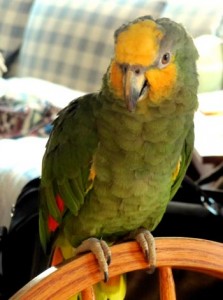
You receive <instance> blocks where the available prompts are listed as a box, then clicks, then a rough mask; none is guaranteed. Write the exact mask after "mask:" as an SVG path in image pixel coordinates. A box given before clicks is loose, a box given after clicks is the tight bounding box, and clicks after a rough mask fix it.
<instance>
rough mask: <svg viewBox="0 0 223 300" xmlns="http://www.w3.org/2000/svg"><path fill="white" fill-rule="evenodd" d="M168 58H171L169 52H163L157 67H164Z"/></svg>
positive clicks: (168, 60)
mask: <svg viewBox="0 0 223 300" xmlns="http://www.w3.org/2000/svg"><path fill="white" fill-rule="evenodd" d="M170 58H171V54H170V52H166V53H164V54H163V55H162V57H161V59H160V62H159V67H160V68H163V67H165V66H166V65H167V64H168V63H169V62H170Z"/></svg>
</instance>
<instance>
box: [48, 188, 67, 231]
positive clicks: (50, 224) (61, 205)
mask: <svg viewBox="0 0 223 300" xmlns="http://www.w3.org/2000/svg"><path fill="white" fill-rule="evenodd" d="M56 203H57V207H58V209H59V211H60V212H61V213H62V212H63V211H64V201H63V199H62V198H61V197H60V195H59V194H57V195H56ZM58 226H59V223H58V222H57V221H56V220H55V219H54V218H53V217H52V216H51V215H49V217H48V228H49V230H50V231H55V230H56V229H57V227H58Z"/></svg>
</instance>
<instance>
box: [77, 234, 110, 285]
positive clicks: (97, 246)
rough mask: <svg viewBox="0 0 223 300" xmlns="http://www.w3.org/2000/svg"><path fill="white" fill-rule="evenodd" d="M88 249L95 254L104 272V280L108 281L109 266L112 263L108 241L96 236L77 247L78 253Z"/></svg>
mask: <svg viewBox="0 0 223 300" xmlns="http://www.w3.org/2000/svg"><path fill="white" fill-rule="evenodd" d="M87 251H91V252H92V253H93V254H94V255H95V257H96V259H97V261H98V264H99V268H100V271H101V272H102V273H103V274H104V281H105V282H107V281H108V279H109V274H108V266H109V264H110V263H111V251H110V248H109V247H108V245H107V243H106V242H105V241H103V240H99V239H96V238H89V239H87V240H85V241H83V242H82V243H81V245H80V246H78V247H77V248H76V249H75V253H76V254H79V253H82V252H87Z"/></svg>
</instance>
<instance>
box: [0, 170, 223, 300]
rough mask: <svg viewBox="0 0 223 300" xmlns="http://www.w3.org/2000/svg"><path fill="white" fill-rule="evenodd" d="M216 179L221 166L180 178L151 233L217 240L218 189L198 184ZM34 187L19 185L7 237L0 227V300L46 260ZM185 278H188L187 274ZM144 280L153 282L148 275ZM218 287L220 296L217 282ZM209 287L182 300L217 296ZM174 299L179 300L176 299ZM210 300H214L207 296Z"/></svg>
mask: <svg viewBox="0 0 223 300" xmlns="http://www.w3.org/2000/svg"><path fill="white" fill-rule="evenodd" d="M221 176H223V165H222V166H221V167H220V168H218V169H216V170H214V172H213V173H212V174H211V175H210V176H207V177H206V178H203V179H201V180H199V181H197V182H195V181H193V180H191V179H190V177H188V176H186V177H185V178H184V180H183V182H182V186H181V188H180V189H179V190H178V192H177V194H176V196H175V197H174V199H173V200H172V201H171V202H170V203H169V205H168V207H167V211H166V213H165V214H164V217H163V219H162V221H161V223H160V224H159V225H158V227H157V228H156V230H155V231H154V232H153V235H154V236H181V237H195V238H203V239H209V240H214V241H218V242H223V234H222V230H221V229H222V227H223V217H222V215H223V191H222V190H221V189H213V188H210V187H207V186H204V184H210V182H212V181H216V180H217V179H219V178H220V177H221ZM39 184H40V179H39V178H37V179H34V180H32V181H30V182H29V183H28V184H27V185H26V186H25V187H24V189H23V190H22V192H21V194H20V196H19V198H18V200H17V203H16V205H15V207H14V208H13V216H12V220H11V225H10V228H9V231H8V233H7V232H6V229H5V228H1V230H0V234H1V235H2V236H1V238H0V258H1V257H2V271H1V264H0V271H1V272H2V274H1V276H0V280H1V281H0V295H1V297H2V299H8V298H9V297H10V296H11V295H12V294H14V293H15V292H16V291H17V290H18V289H20V288H21V287H22V286H23V285H25V284H26V283H27V282H28V281H30V280H31V279H32V278H34V277H35V276H36V275H38V274H39V273H41V272H42V271H43V270H44V269H46V268H47V266H48V260H49V257H47V256H46V255H45V254H44V253H43V250H42V248H41V246H40V241H39V234H38V204H39ZM143 274H144V273H143ZM183 274H185V273H183ZM144 275H145V274H144ZM186 275H187V276H188V273H186ZM145 276H147V275H145ZM180 276H181V278H184V277H182V275H180ZM178 279H179V276H178ZM190 280H191V279H190ZM194 280H195V279H194ZM134 281H137V278H134ZM150 281H151V282H153V281H152V277H150ZM195 281H196V280H195ZM141 282H143V279H142V278H141V279H140V284H141ZM202 283H203V281H202ZM217 284H219V281H217ZM220 286H221V293H222V294H223V283H222V282H221V285H220ZM212 287H213V285H212ZM214 287H215V288H214V291H213V290H212V289H211V288H209V292H210V293H209V294H208V292H207V291H205V293H204V294H202V296H201V297H199V296H198V295H197V294H196V296H195V298H193V297H192V296H191V297H190V298H185V299H196V300H199V299H202V300H203V299H211V298H208V297H210V295H211V294H212V295H213V293H214V292H216V291H217V292H219V290H218V289H216V286H215V285H214ZM142 290H143V289H141V291H142ZM145 291H146V289H145ZM137 293H139V291H137ZM131 294H132V295H134V292H133V291H131ZM138 295H139V294H138ZM207 295H209V296H207ZM206 296H207V297H206ZM127 299H144V298H143V296H142V297H141V298H140V297H138V296H137V298H131V297H130V298H127ZM145 299H146V298H145ZM154 299H155V298H154ZM180 299H183V297H182V296H181V297H180ZM212 299H218V298H213V297H212Z"/></svg>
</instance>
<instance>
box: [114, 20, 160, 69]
mask: <svg viewBox="0 0 223 300" xmlns="http://www.w3.org/2000/svg"><path fill="white" fill-rule="evenodd" d="M162 37H163V32H162V31H160V30H159V29H158V27H157V24H156V23H155V22H154V21H152V20H144V21H142V22H139V23H135V24H132V25H130V26H129V28H128V29H127V30H125V31H123V32H121V33H120V34H119V36H118V38H117V42H116V45H115V59H116V61H117V62H118V63H120V64H123V63H127V64H129V65H137V64H138V65H142V66H149V65H150V64H151V63H153V62H154V60H155V58H156V55H157V53H158V52H159V41H160V40H161V39H162Z"/></svg>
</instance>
